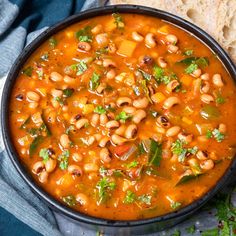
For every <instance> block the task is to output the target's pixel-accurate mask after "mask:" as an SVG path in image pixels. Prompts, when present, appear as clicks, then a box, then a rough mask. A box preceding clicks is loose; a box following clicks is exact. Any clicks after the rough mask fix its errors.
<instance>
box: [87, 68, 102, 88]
mask: <svg viewBox="0 0 236 236" xmlns="http://www.w3.org/2000/svg"><path fill="white" fill-rule="evenodd" d="M99 80H100V75H98V74H97V73H96V72H93V75H92V78H91V79H90V81H89V88H90V89H91V90H92V91H94V90H95V89H96V88H97V87H98V86H99V84H100V82H99Z"/></svg>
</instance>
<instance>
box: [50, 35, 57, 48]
mask: <svg viewBox="0 0 236 236" xmlns="http://www.w3.org/2000/svg"><path fill="white" fill-rule="evenodd" d="M57 44H58V42H57V40H56V39H55V38H54V37H51V38H50V39H49V46H50V47H51V48H53V49H54V48H55V47H56V46H57Z"/></svg>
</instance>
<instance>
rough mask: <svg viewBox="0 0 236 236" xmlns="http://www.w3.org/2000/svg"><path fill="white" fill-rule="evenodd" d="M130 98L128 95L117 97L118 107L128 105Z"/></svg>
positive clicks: (130, 101)
mask: <svg viewBox="0 0 236 236" xmlns="http://www.w3.org/2000/svg"><path fill="white" fill-rule="evenodd" d="M131 103H132V100H131V99H130V98H129V97H119V98H118V99H117V101H116V104H117V106H118V107H121V106H125V105H130V104H131Z"/></svg>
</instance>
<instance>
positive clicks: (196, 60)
mask: <svg viewBox="0 0 236 236" xmlns="http://www.w3.org/2000/svg"><path fill="white" fill-rule="evenodd" d="M176 63H177V64H184V65H186V66H190V65H191V64H196V65H197V66H199V67H201V68H204V67H206V66H208V65H209V60H208V58H207V57H188V58H185V59H183V60H180V61H178V62H176Z"/></svg>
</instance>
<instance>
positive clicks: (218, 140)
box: [212, 129, 225, 143]
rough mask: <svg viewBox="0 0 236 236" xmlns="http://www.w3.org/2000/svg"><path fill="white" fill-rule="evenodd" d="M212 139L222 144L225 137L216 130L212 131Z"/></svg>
mask: <svg viewBox="0 0 236 236" xmlns="http://www.w3.org/2000/svg"><path fill="white" fill-rule="evenodd" d="M212 134H213V137H214V138H215V139H216V141H217V142H218V143H220V142H222V141H223V140H224V138H225V135H224V134H222V133H221V132H220V131H219V130H218V129H214V130H213V131H212Z"/></svg>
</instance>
